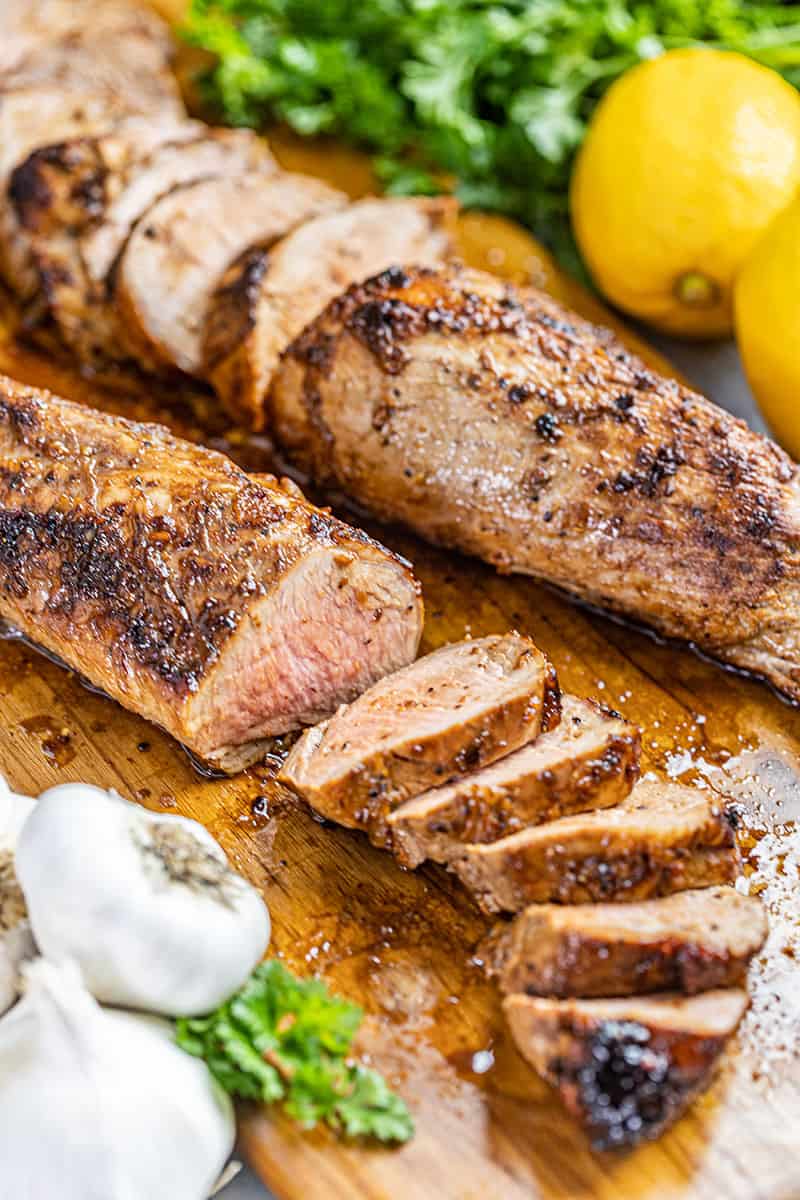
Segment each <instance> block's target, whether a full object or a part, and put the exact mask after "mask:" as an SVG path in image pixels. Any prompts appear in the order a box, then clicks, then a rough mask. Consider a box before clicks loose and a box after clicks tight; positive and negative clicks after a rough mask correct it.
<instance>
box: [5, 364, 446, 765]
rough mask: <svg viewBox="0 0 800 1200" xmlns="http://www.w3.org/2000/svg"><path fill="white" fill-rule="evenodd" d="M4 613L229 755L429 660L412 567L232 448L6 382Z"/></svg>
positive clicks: (148, 710)
mask: <svg viewBox="0 0 800 1200" xmlns="http://www.w3.org/2000/svg"><path fill="white" fill-rule="evenodd" d="M0 615H2V617H3V618H5V619H6V620H7V621H9V622H11V623H12V624H13V625H14V626H16V627H17V628H19V629H20V630H21V631H22V632H23V633H24V634H25V635H26V636H28V637H29V638H30V639H32V640H33V641H35V642H36V643H38V644H39V645H41V646H42V647H43V648H44V649H46V650H48V651H50V652H51V653H53V654H56V655H58V656H59V657H60V658H61V659H62V660H63V661H64V662H65V663H66V664H67V665H69V666H71V667H73V668H74V669H75V670H76V671H79V672H80V673H81V674H82V675H84V676H85V677H86V678H88V679H89V680H90V681H91V682H92V683H93V684H95V685H96V686H98V687H100V688H102V689H103V690H104V691H106V692H107V693H108V694H109V695H110V696H112V697H113V698H115V699H117V700H119V701H120V703H122V704H124V705H126V706H127V707H128V708H131V709H133V710H134V711H135V712H138V713H140V714H141V715H143V716H145V717H147V718H148V719H149V720H152V721H155V722H156V723H158V724H159V725H161V726H163V727H164V728H165V729H166V730H168V731H169V732H170V733H172V734H173V735H174V736H175V737H177V738H178V739H180V740H181V741H182V742H184V743H185V744H186V745H187V746H189V747H190V748H191V749H192V750H193V751H195V753H196V754H198V755H199V756H200V757H201V758H203V759H206V760H209V761H211V762H213V763H215V764H217V765H219V766H221V767H222V768H224V769H238V767H240V766H242V765H244V764H246V763H247V762H248V761H253V760H254V759H255V758H257V757H258V755H259V751H260V743H262V742H263V739H264V738H268V737H270V736H273V735H275V734H278V733H281V732H285V731H287V730H290V729H293V728H297V727H298V726H300V725H302V724H307V723H311V722H313V721H317V720H320V719H321V718H323V717H324V716H326V715H328V714H330V713H331V712H332V711H333V710H334V709H335V708H336V707H337V705H338V704H339V703H340V702H342V701H345V700H349V699H352V698H353V697H354V696H356V695H358V694H360V693H361V692H362V691H363V690H364V689H365V688H366V687H368V686H369V684H371V683H372V682H374V681H375V680H376V679H378V678H380V677H381V676H383V675H384V674H385V673H386V672H387V671H391V670H394V669H396V668H398V667H400V666H402V665H404V664H405V663H407V662H409V661H411V660H412V659H413V657H414V655H415V653H416V648H417V643H418V639H419V634H420V630H421V619H422V606H421V601H420V599H419V587H418V585H417V584H416V582H415V580H414V579H413V577H412V575H411V573H410V570H409V569H408V566H407V564H404V563H403V562H402V561H401V560H399V559H397V558H395V557H394V556H392V555H391V554H390V553H389V552H388V551H386V550H384V549H383V548H382V547H380V546H379V545H377V543H375V542H372V541H371V540H370V539H369V538H368V537H367V536H366V535H365V534H362V533H360V532H358V531H356V530H352V529H350V528H348V526H346V525H343V524H342V523H341V522H339V521H336V520H335V519H334V518H332V517H330V516H329V515H328V514H326V513H324V512H321V511H320V510H318V509H315V508H313V507H312V506H311V505H309V504H307V503H305V501H302V500H300V499H298V498H297V493H296V490H295V491H293V490H291V489H290V490H288V491H286V490H283V489H282V488H281V487H280V486H279V485H278V483H277V481H274V480H270V479H269V478H268V477H258V478H257V479H255V478H251V477H249V476H247V475H245V473H244V472H243V471H241V470H239V468H238V467H236V466H235V465H234V464H233V463H231V462H230V461H229V460H228V459H226V458H225V457H224V456H223V455H221V454H217V453H214V452H213V451H209V450H205V449H203V448H201V447H197V446H192V445H190V444H189V443H186V442H182V441H180V440H179V439H177V438H174V437H172V436H171V435H170V434H169V432H168V431H167V430H165V429H163V428H161V427H160V426H155V425H136V424H134V423H132V422H128V421H124V420H122V419H119V418H112V417H108V416H105V415H102V414H99V413H96V412H93V411H91V410H88V409H84V408H82V407H80V406H78V405H74V404H70V403H68V402H67V401H64V400H60V399H58V398H56V397H53V396H50V395H49V394H48V393H45V392H39V391H36V390H35V389H31V388H24V387H20V386H18V385H16V384H14V383H12V382H11V381H10V380H7V379H0Z"/></svg>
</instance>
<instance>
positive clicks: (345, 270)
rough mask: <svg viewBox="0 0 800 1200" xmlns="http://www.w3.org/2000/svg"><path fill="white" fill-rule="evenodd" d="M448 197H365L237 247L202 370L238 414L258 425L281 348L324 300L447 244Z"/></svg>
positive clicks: (432, 257)
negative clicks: (258, 243) (270, 238)
mask: <svg viewBox="0 0 800 1200" xmlns="http://www.w3.org/2000/svg"><path fill="white" fill-rule="evenodd" d="M455 213H456V205H455V201H453V200H452V199H450V198H447V197H438V198H435V199H420V198H416V199H366V200H359V201H357V202H356V203H355V204H351V205H349V206H348V207H347V208H345V209H344V210H343V211H341V212H336V213H330V214H328V215H326V216H323V217H319V218H318V219H317V220H316V221H308V222H307V223H306V224H304V225H302V226H300V228H299V229H297V230H296V231H295V232H294V233H292V234H290V235H289V236H288V237H287V238H286V239H285V240H284V241H282V242H280V243H278V245H276V246H275V247H274V248H273V249H272V250H270V251H266V250H264V249H262V248H259V247H256V248H254V249H253V250H252V251H249V252H247V253H245V254H243V255H242V257H241V258H240V260H239V261H238V262H237V263H236V264H234V265H233V266H232V267H231V269H230V271H229V272H228V274H227V275H226V276H225V278H224V279H223V281H222V283H221V285H220V288H219V290H218V292H217V294H216V296H215V298H214V300H213V301H212V302H211V304H210V305H209V309H208V318H207V323H206V329H205V350H204V362H205V373H206V376H207V377H208V379H209V380H210V381H211V383H212V384H213V385H214V387H215V388H216V391H217V393H218V395H219V396H220V398H221V399H222V402H223V403H224V404H225V405H226V407H227V408H228V409H229V411H230V412H231V414H232V416H234V417H235V418H236V419H237V420H238V421H241V422H242V423H243V424H245V425H249V426H251V427H252V428H255V429H260V428H262V426H263V421H264V396H265V393H266V391H267V388H268V387H269V383H270V380H271V378H272V375H273V373H274V371H275V368H276V367H277V365H278V360H279V358H280V355H281V353H282V352H283V351H284V350H285V349H286V347H287V346H288V345H289V343H290V342H291V341H292V340H293V339H294V338H295V337H296V336H297V335H298V334H299V333H300V332H301V330H302V329H303V328H304V326H305V325H306V324H307V323H308V322H309V321H310V320H311V319H312V318H313V317H315V316H317V314H318V313H320V312H321V311H322V309H323V308H324V307H325V305H326V304H327V303H328V301H329V300H332V299H333V298H334V296H338V295H339V294H340V293H341V292H342V291H343V289H344V288H346V287H348V286H349V285H350V284H351V283H355V282H356V281H357V280H360V279H363V278H365V276H367V275H369V274H371V273H372V272H374V271H382V270H384V269H385V268H386V267H388V266H390V265H391V264H392V263H396V262H414V263H422V264H424V265H436V264H438V263H442V262H444V261H445V260H446V259H447V258H449V257H450V256H451V255H452V253H453V248H452V242H451V237H452V232H453V222H454V219H455Z"/></svg>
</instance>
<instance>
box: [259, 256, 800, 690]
mask: <svg viewBox="0 0 800 1200" xmlns="http://www.w3.org/2000/svg"><path fill="white" fill-rule="evenodd" d="M271 416H272V423H273V427H274V431H275V435H276V436H277V438H278V439H279V441H280V442H281V443H282V444H283V446H284V447H285V448H286V449H287V451H288V452H289V453H290V455H291V456H292V457H293V459H294V460H295V461H296V462H298V464H299V465H301V466H302V467H303V468H304V469H306V470H308V471H309V472H310V473H311V474H312V475H313V476H314V477H315V478H316V479H317V480H318V481H319V482H321V483H323V484H331V485H335V486H336V487H337V488H340V489H341V490H342V491H344V493H345V494H346V495H348V496H351V497H352V498H353V499H354V500H356V501H357V502H358V503H359V504H361V505H363V506H364V507H366V508H368V509H370V510H371V511H372V512H374V513H376V514H377V515H378V516H380V517H382V518H387V519H392V520H402V521H404V522H405V523H406V524H408V525H409V526H411V527H412V528H413V529H415V530H416V531H417V532H418V533H420V534H422V535H423V536H424V537H426V538H428V539H429V540H431V541H433V542H436V543H439V544H442V545H446V546H450V547H455V548H458V549H461V550H465V551H467V552H469V553H472V554H476V555H478V556H479V557H482V558H484V559H486V560H487V561H488V562H490V563H493V564H494V565H495V566H496V567H498V569H500V570H503V571H519V572H523V573H527V574H531V575H535V576H538V577H540V578H544V579H547V580H549V581H551V582H552V583H555V584H558V585H559V586H560V587H562V588H564V589H566V590H568V591H570V592H572V593H574V594H575V595H577V596H579V597H581V598H583V599H585V600H587V601H590V602H592V603H593V604H597V605H600V606H602V607H605V608H608V609H611V610H613V611H615V612H618V613H622V614H624V615H626V616H628V617H631V618H634V619H635V620H636V621H639V622H642V623H645V624H647V625H649V626H651V627H652V628H654V629H656V630H659V631H660V632H662V633H665V634H667V635H669V636H673V637H678V638H683V639H686V640H688V641H691V642H695V643H697V644H698V645H699V646H701V647H702V648H703V649H705V650H706V651H708V652H709V653H711V654H713V655H715V656H717V657H718V658H720V659H722V660H724V661H725V662H728V663H732V664H734V665H736V666H739V667H743V668H746V669H748V670H752V671H755V672H757V673H759V674H761V675H764V676H766V677H767V678H768V679H770V680H771V681H772V682H773V683H774V684H775V685H776V686H778V687H779V688H782V689H784V690H785V691H786V692H788V693H789V694H790V695H791V696H793V697H797V698H800V597H798V579H799V578H800V554H799V553H798V551H799V548H800V536H799V535H800V504H799V503H798V500H799V496H800V493H798V479H797V471H796V468H795V466H794V464H793V463H792V462H791V461H790V460H789V458H788V457H787V456H786V455H785V454H784V453H783V452H782V451H781V450H779V449H778V448H777V447H776V446H775V445H774V444H773V443H772V442H770V441H768V440H767V439H766V438H763V437H760V436H759V435H757V434H755V433H753V432H752V431H750V430H749V429H747V427H746V426H745V425H744V424H743V423H742V422H741V421H737V420H735V419H734V418H733V417H731V416H730V415H729V414H728V413H726V412H723V411H722V410H721V409H718V408H716V407H715V406H714V405H713V404H710V403H709V402H708V401H707V400H705V399H703V397H701V396H698V395H696V394H695V393H693V392H690V391H689V390H688V389H686V388H684V387H681V386H680V385H679V384H677V383H675V382H674V381H670V380H667V379H663V378H659V377H658V376H656V375H655V374H654V373H653V372H652V371H650V370H649V369H648V368H647V367H646V366H645V365H644V364H643V363H642V362H641V361H640V360H639V359H637V358H635V357H633V356H632V355H630V354H629V353H628V352H627V351H626V350H625V349H624V348H623V347H622V345H621V344H620V343H619V342H618V341H617V340H616V339H615V338H614V337H613V336H612V335H611V334H610V333H608V332H605V331H603V330H600V329H596V328H594V327H592V326H591V325H589V324H587V323H586V322H585V321H582V320H580V319H579V318H578V317H576V316H575V315H574V314H573V313H570V312H568V311H566V310H565V309H563V308H561V307H560V306H559V305H558V304H556V303H555V302H554V301H552V300H551V299H549V298H548V297H546V296H545V295H543V294H541V293H538V292H535V291H533V290H526V291H519V290H517V289H515V288H513V287H512V286H511V285H507V284H504V283H502V282H501V281H499V280H497V279H495V278H494V277H492V276H490V275H486V274H484V273H481V272H474V271H462V272H459V271H457V270H455V269H450V270H448V269H443V270H439V271H433V270H416V269H414V268H409V269H408V270H391V271H387V272H385V273H384V274H382V275H380V276H378V277H377V278H374V279H372V280H370V281H369V282H367V283H365V284H362V285H358V286H355V287H353V288H351V289H350V290H349V291H348V292H347V293H346V294H345V295H344V296H343V297H341V298H339V299H338V300H335V301H333V302H332V303H331V304H330V305H329V307H328V308H327V310H326V311H325V312H324V313H323V314H322V315H321V316H320V317H319V318H318V319H317V320H316V321H314V322H313V323H312V324H311V325H310V326H309V327H308V328H307V329H306V330H305V332H304V333H303V334H302V335H301V336H300V337H299V338H297V340H296V341H295V342H294V344H293V345H292V347H291V348H290V349H289V351H288V352H287V353H286V355H285V356H284V359H283V363H282V366H281V369H280V371H279V372H278V375H277V377H276V380H275V382H274V386H273V389H272V395H271Z"/></svg>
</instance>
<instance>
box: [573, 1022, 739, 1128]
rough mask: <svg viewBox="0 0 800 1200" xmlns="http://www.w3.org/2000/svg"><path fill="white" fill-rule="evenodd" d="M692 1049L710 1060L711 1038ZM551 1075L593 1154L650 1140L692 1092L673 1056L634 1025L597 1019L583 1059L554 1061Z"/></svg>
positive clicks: (715, 1042) (714, 1044)
mask: <svg viewBox="0 0 800 1200" xmlns="http://www.w3.org/2000/svg"><path fill="white" fill-rule="evenodd" d="M708 1041H709V1043H712V1044H709V1046H708V1048H706V1045H705V1043H704V1044H703V1047H702V1048H700V1049H698V1050H696V1051H695V1053H696V1054H698V1055H699V1057H704V1056H705V1054H706V1053H708V1056H709V1057H711V1056H712V1054H713V1053H714V1052H715V1051H716V1046H717V1040H716V1039H708ZM551 1071H552V1075H553V1078H554V1081H555V1082H556V1084H557V1086H558V1088H559V1090H560V1092H561V1094H562V1096H563V1098H564V1102H565V1104H566V1105H567V1108H568V1109H569V1110H570V1111H571V1112H572V1114H573V1115H574V1116H576V1117H578V1118H579V1119H580V1120H581V1121H582V1122H583V1123H584V1124H585V1125H586V1128H587V1130H588V1132H589V1135H590V1137H591V1139H592V1145H593V1147H594V1148H595V1149H596V1150H613V1149H620V1148H622V1147H625V1146H633V1145H635V1144H636V1143H637V1142H640V1141H645V1140H647V1139H650V1138H654V1137H656V1136H657V1135H658V1134H659V1133H660V1132H661V1130H662V1129H664V1127H665V1126H666V1125H668V1124H669V1123H670V1122H671V1121H672V1120H673V1119H674V1117H675V1116H677V1115H678V1113H679V1112H680V1111H681V1109H682V1108H683V1107H684V1105H685V1104H686V1102H687V1100H688V1099H689V1098H690V1097H691V1095H692V1093H693V1092H694V1091H695V1085H694V1082H693V1081H692V1080H691V1079H687V1078H686V1076H685V1074H684V1071H683V1070H682V1069H681V1064H680V1062H679V1060H678V1057H677V1055H675V1054H673V1053H671V1052H670V1049H669V1047H668V1046H662V1047H659V1045H658V1039H654V1038H653V1035H652V1034H651V1032H650V1030H649V1029H647V1028H646V1027H645V1026H644V1025H640V1024H639V1023H638V1022H637V1021H603V1022H602V1023H601V1024H600V1025H599V1026H598V1028H597V1031H596V1032H595V1034H594V1035H593V1037H592V1038H591V1040H590V1041H589V1044H588V1054H587V1058H586V1060H585V1061H583V1062H580V1063H574V1062H571V1061H570V1060H568V1059H556V1060H555V1061H554V1062H553V1063H552V1065H551Z"/></svg>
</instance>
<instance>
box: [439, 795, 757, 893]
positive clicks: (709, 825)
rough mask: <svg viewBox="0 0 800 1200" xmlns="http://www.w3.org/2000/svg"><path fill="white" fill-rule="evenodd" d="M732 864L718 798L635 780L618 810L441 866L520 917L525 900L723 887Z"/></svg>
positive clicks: (457, 852) (467, 849)
mask: <svg viewBox="0 0 800 1200" xmlns="http://www.w3.org/2000/svg"><path fill="white" fill-rule="evenodd" d="M739 861H740V860H739V853H738V848H737V845H736V832H735V821H734V817H733V814H732V813H731V811H730V810H729V808H728V806H727V805H726V803H725V801H724V800H721V799H719V798H718V797H717V796H715V795H712V794H710V793H708V792H702V791H699V790H698V789H696V788H689V787H682V786H681V785H679V784H664V783H649V782H647V783H645V782H643V783H639V784H637V786H636V787H635V788H634V789H633V792H632V793H631V795H630V796H629V797H628V798H627V800H624V801H623V802H622V804H620V805H618V807H617V808H611V809H603V810H602V811H599V812H588V813H581V814H579V815H576V816H571V817H562V818H561V819H560V820H558V821H550V822H548V823H547V824H546V825H539V826H536V827H534V828H531V829H524V830H522V832H521V833H516V834H513V835H512V836H511V837H507V838H502V839H501V840H500V841H499V842H492V843H490V844H487V845H472V846H463V847H461V848H454V849H453V853H452V856H451V858H450V860H449V862H448V865H449V866H450V868H451V869H452V870H453V871H455V873H456V874H457V875H458V877H459V878H460V879H461V881H462V883H463V884H464V886H465V887H466V888H467V890H468V891H470V892H471V893H472V895H473V896H475V898H476V900H477V901H478V903H479V904H480V905H481V907H482V908H484V909H485V911H487V912H519V910H520V909H522V908H525V907H526V906H527V905H528V904H532V903H533V904H535V903H545V902H556V903H559V904H575V903H577V904H581V903H585V902H587V901H599V900H624V901H626V902H630V901H633V900H644V899H647V898H649V897H652V896H666V895H669V894H670V893H672V892H678V891H687V890H688V889H690V888H693V887H703V886H710V885H712V884H720V883H731V882H732V881H733V880H734V879H735V878H736V875H737V873H738V869H739Z"/></svg>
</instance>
